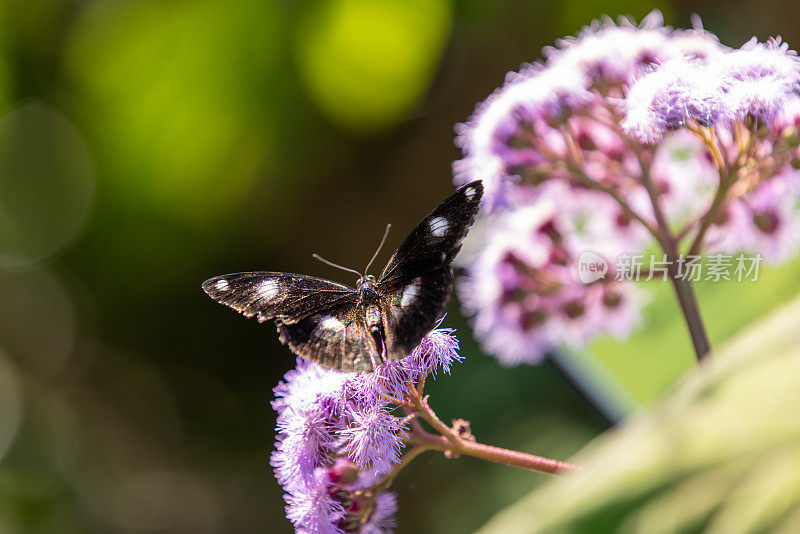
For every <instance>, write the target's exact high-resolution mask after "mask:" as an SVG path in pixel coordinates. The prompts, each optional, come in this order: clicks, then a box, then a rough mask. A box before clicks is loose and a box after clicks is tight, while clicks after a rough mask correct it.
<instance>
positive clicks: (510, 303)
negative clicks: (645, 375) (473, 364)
mask: <svg viewBox="0 0 800 534" xmlns="http://www.w3.org/2000/svg"><path fill="white" fill-rule="evenodd" d="M544 55H545V59H544V60H543V61H542V62H539V63H536V64H534V65H526V66H524V67H523V68H522V69H521V70H520V71H519V72H512V73H509V74H508V75H507V76H506V81H505V83H504V85H503V86H502V87H500V88H498V89H497V90H496V91H495V92H494V93H493V94H492V95H491V96H489V98H487V99H486V100H485V101H484V102H482V103H480V104H479V105H478V106H477V107H476V110H475V112H474V114H473V116H472V117H471V118H470V120H469V121H468V122H467V123H465V124H460V125H458V126H457V128H456V131H457V134H458V135H457V139H456V144H457V145H458V146H459V147H461V149H462V151H463V157H462V159H460V160H458V161H456V162H455V163H454V164H453V170H454V181H455V183H456V184H459V185H460V184H463V183H466V182H468V181H471V180H475V179H482V180H483V181H484V187H485V191H486V193H485V195H484V209H483V212H482V217H481V220H479V223H478V227H479V228H480V230H479V231H473V232H472V234H471V235H470V237H468V242H467V243H466V244H465V250H466V251H469V250H470V249H472V250H476V251H479V252H476V253H475V254H472V255H468V254H464V255H463V256H464V258H463V259H462V261H461V263H462V265H463V266H464V267H465V268H466V276H464V277H463V278H462V279H461V280H460V281H459V286H458V290H459V294H460V296H461V300H462V303H463V304H464V307H465V310H466V311H467V312H469V313H471V314H473V315H474V316H475V319H474V320H475V330H476V334H477V335H478V337H479V338H481V339H482V341H483V343H484V347H485V348H486V349H487V350H488V351H489V352H491V353H493V354H495V355H496V356H497V357H498V358H499V359H500V360H501V361H502V362H504V363H508V364H515V363H520V362H537V361H539V360H540V359H541V358H542V356H543V355H544V353H545V352H546V351H547V350H549V349H552V348H555V347H558V346H561V345H564V344H567V345H572V346H581V345H583V344H584V343H586V342H587V341H589V340H590V339H592V338H594V337H595V336H597V335H600V334H604V333H611V334H614V335H616V336H620V337H624V336H627V335H628V334H629V333H630V331H631V329H632V328H633V327H634V326H635V325H636V323H637V322H638V321H639V316H640V309H641V304H642V302H643V300H644V299H643V297H642V296H641V295H640V294H639V290H637V289H636V288H635V287H630V286H629V285H628V286H626V285H624V284H620V283H619V282H616V281H614V280H613V278H614V276H606V277H605V278H601V279H600V280H597V281H596V282H594V283H591V284H584V283H583V282H581V281H580V280H579V279H578V277H577V269H578V262H579V259H580V257H581V254H583V253H585V252H586V251H592V253H593V254H595V255H596V256H598V257H600V258H603V259H604V260H605V261H606V262H607V263H608V264H609V265H611V266H613V265H615V263H616V260H617V258H618V257H619V256H620V255H631V256H633V255H638V254H643V253H644V251H646V250H653V248H652V247H653V246H654V245H656V244H663V240H661V241H659V239H657V238H658V237H659V236H663V235H665V233H664V232H670V233H671V234H672V235H673V236H675V237H676V239H678V241H679V242H681V241H682V240H686V239H691V238H692V237H695V236H699V240H698V243H697V245H702V250H703V251H710V252H716V253H733V252H739V251H741V252H749V253H753V254H755V253H758V254H761V255H762V256H763V257H764V258H765V259H766V260H768V261H770V262H773V263H778V262H782V261H784V260H786V259H787V258H789V257H791V256H793V255H794V254H795V253H796V250H797V245H798V240H800V232H798V228H799V227H800V209H798V199H800V171H798V170H797V169H798V168H800V152H799V151H798V145H800V134H798V132H799V131H800V63H798V59H797V57H796V55H795V53H794V52H793V51H791V50H789V49H788V46H787V45H786V44H785V43H781V42H780V41H778V40H772V41H769V42H767V43H758V42H756V41H755V40H753V41H750V42H748V43H747V44H745V45H744V46H742V47H741V48H740V49H736V50H734V49H730V48H728V47H725V46H723V45H721V44H720V43H719V41H718V40H717V38H716V37H715V36H714V35H713V34H711V33H709V32H706V31H704V30H703V29H701V28H699V27H698V28H696V29H692V30H674V29H672V28H669V27H665V26H664V25H663V21H662V18H661V14H660V13H659V12H657V11H654V12H652V13H651V14H650V15H648V16H647V17H646V18H645V19H644V20H643V21H642V23H641V24H640V25H635V24H634V23H632V22H631V21H629V20H627V19H621V20H620V21H619V23H617V24H615V23H614V22H613V21H612V20H610V19H604V20H602V21H596V22H595V23H593V24H592V25H591V26H590V27H587V28H585V29H584V30H583V31H582V32H581V33H580V34H579V35H577V36H576V37H568V38H565V39H562V40H560V41H559V42H558V43H557V45H556V46H555V47H552V48H546V49H545V51H544ZM704 217H708V218H709V222H710V224H708V225H704V224H703V222H704V221H703V218H704ZM703 226H707V227H703ZM470 240H471V241H472V243H470ZM476 241H479V243H476ZM692 248H695V247H692ZM691 252H692V253H697V252H698V250H692V251H691ZM610 274H612V275H613V272H612V273H610Z"/></svg>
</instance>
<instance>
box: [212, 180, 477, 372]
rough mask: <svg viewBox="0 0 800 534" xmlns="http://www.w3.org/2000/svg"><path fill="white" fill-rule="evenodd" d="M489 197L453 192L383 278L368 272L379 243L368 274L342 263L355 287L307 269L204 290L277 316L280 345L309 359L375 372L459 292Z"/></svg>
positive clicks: (411, 344)
mask: <svg viewBox="0 0 800 534" xmlns="http://www.w3.org/2000/svg"><path fill="white" fill-rule="evenodd" d="M482 195H483V185H482V184H481V182H480V181H475V182H471V183H469V184H466V185H464V186H462V187H460V188H459V189H458V190H456V191H455V192H454V193H453V194H452V195H450V196H449V197H447V199H445V200H444V202H442V203H441V204H439V206H437V207H436V209H434V210H433V211H432V212H431V213H430V214H429V215H428V216H427V217H425V218H424V219H422V221H421V222H420V223H419V224H418V225H417V226H416V228H414V230H412V231H411V233H410V234H409V235H408V237H406V238H405V240H404V241H403V242H402V243H401V244H400V246H399V247H398V249H397V251H396V252H395V253H394V255H392V257H391V258H390V259H389V263H388V264H387V265H386V267H385V268H384V269H383V272H382V273H381V275H380V277H378V278H377V279H376V278H375V277H374V276H372V275H370V274H366V272H367V271H369V267H370V265H371V264H372V261H374V260H375V257H377V255H378V252H379V251H380V247H378V250H377V251H376V252H375V254H374V255H373V257H372V260H370V262H369V264H368V265H367V268H366V269H365V270H364V271H365V272H364V274H361V273H359V272H358V271H355V270H352V269H347V268H344V267H342V268H343V269H345V270H348V271H351V272H353V273H355V274H357V275H358V276H359V280H358V282H357V284H356V287H355V288H352V287H349V286H346V285H344V284H339V283H337V282H331V281H329V280H323V279H322V278H315V277H313V276H306V275H302V274H290V273H274V272H250V273H236V274H225V275H222V276H215V277H214V278H210V279H208V280H206V281H205V282H203V290H204V291H205V292H206V293H208V295H209V296H210V297H211V298H213V299H214V300H216V301H217V302H220V303H222V304H225V305H227V306H230V307H231V308H233V309H235V310H237V311H239V312H241V313H242V314H244V315H245V316H247V317H254V316H255V317H257V318H258V320H259V322H264V321H267V320H269V319H275V324H276V325H277V327H278V333H279V334H280V340H281V342H282V343H284V344H286V345H288V346H289V347H290V348H291V349H292V351H294V352H295V353H296V354H298V355H299V356H302V357H303V358H305V359H307V360H311V361H314V362H317V363H318V364H320V365H322V366H323V367H327V368H331V369H336V370H339V371H355V372H372V371H373V370H374V369H375V368H376V367H378V366H380V365H383V364H385V363H387V362H392V361H396V360H400V359H402V358H405V357H406V356H408V354H409V353H410V352H411V351H412V350H413V349H414V348H415V347H416V346H417V345H418V344H419V342H420V341H421V340H422V338H423V337H424V336H425V334H427V333H428V332H429V331H430V330H431V329H432V328H433V327H434V326H435V324H436V322H437V321H438V320H439V318H440V317H441V316H442V314H443V313H444V310H445V306H446V305H447V301H448V300H449V299H450V293H451V292H452V290H453V270H452V268H451V267H450V264H451V263H452V261H453V258H455V256H456V254H458V251H459V249H460V248H461V241H462V240H463V239H464V237H465V236H466V235H467V231H468V230H469V227H470V226H471V225H472V223H473V221H474V220H475V216H476V214H477V213H478V208H479V207H480V201H481V196H482ZM386 230H387V232H388V230H389V228H388V227H387V229H386ZM385 239H386V234H384V240H385ZM381 245H383V241H381ZM318 259H321V258H319V257H318ZM322 261H325V262H326V263H330V262H327V261H326V260H322ZM331 265H334V266H336V265H335V264H331ZM337 267H338V266H337Z"/></svg>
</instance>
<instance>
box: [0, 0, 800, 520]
mask: <svg viewBox="0 0 800 534" xmlns="http://www.w3.org/2000/svg"><path fill="white" fill-rule="evenodd" d="M654 7H657V8H659V9H661V10H662V11H663V12H664V15H665V18H666V20H667V22H668V23H670V24H674V25H677V26H683V27H686V26H688V25H689V15H690V13H692V12H693V11H697V12H699V13H700V15H701V16H702V17H703V21H704V23H705V26H706V27H707V28H709V29H711V30H712V31H714V32H715V33H717V34H718V35H719V36H720V39H721V40H722V42H723V43H725V44H728V45H732V46H738V45H740V44H741V43H743V42H744V41H746V40H747V39H749V38H750V37H751V36H752V35H754V34H755V35H757V36H759V37H760V38H766V37H767V36H769V35H777V34H780V35H782V36H783V37H784V39H785V40H787V41H788V42H789V43H790V44H793V45H794V46H795V47H796V46H797V43H800V24H798V22H800V4H796V3H795V4H788V3H785V2H779V1H777V0H767V1H763V2H759V3H757V4H755V3H752V2H744V1H734V2H731V1H727V2H710V3H704V4H703V5H702V6H693V5H691V4H690V3H688V2H660V1H659V2H655V3H642V2H623V1H616V0H615V1H612V2H603V3H599V2H594V1H589V0H565V1H563V2H559V3H551V2H547V3H544V2H542V3H537V2H525V1H511V0H501V1H493V2H490V1H488V0H486V1H481V0H465V1H460V2H456V1H447V0H402V1H401V0H325V1H313V2H288V1H277V0H230V1H228V2H220V1H216V2H214V1H200V0H191V1H190V0H167V1H158V2H156V1H131V0H105V1H79V0H71V1H70V0H3V2H2V3H0V532H3V533H5V532H9V533H29V532H30V533H73V532H74V533H82V532H192V533H200V534H202V533H205V532H285V531H288V530H289V524H288V522H287V521H286V520H285V518H284V515H283V501H282V498H281V490H280V488H279V487H278V485H277V483H276V482H275V480H274V478H273V475H272V472H271V469H270V468H269V467H268V465H267V458H268V455H269V452H270V450H271V449H272V441H273V425H274V414H273V412H272V410H271V409H270V407H269V405H268V402H269V400H271V398H272V393H271V388H272V387H273V386H274V385H275V384H276V383H277V382H278V380H279V379H280V377H281V376H282V375H283V374H284V373H285V372H286V371H287V370H288V369H290V368H291V367H292V366H293V362H294V358H293V356H292V355H291V354H290V352H289V351H288V350H287V349H286V348H285V347H283V346H281V345H280V344H279V342H278V340H277V336H276V335H275V333H274V331H273V329H272V328H271V327H270V326H261V327H259V326H258V325H257V323H256V322H255V321H247V320H244V319H243V318H242V317H241V316H238V315H236V314H235V313H233V312H231V311H230V310H227V309H224V308H223V307H221V306H219V305H217V304H215V303H213V302H212V301H211V300H210V299H208V297H206V295H205V294H204V293H203V292H202V291H201V290H200V283H201V282H202V281H203V280H204V279H206V278H208V277H210V276H212V275H216V274H221V273H225V272H233V271H242V270H250V269H270V270H279V271H296V272H304V273H312V274H317V275H320V276H325V277H331V278H336V279H339V280H342V281H345V282H352V280H350V279H348V278H347V276H346V275H345V276H342V275H341V274H342V273H338V272H335V271H331V270H329V269H328V268H327V267H325V266H324V265H322V264H319V263H317V262H314V261H313V260H312V259H311V253H312V252H317V253H319V254H321V255H323V256H325V257H327V258H329V259H331V260H333V261H337V262H340V263H343V264H345V265H352V266H355V267H358V266H360V265H363V264H364V263H366V261H367V259H368V258H369V256H370V255H371V253H372V251H373V250H374V247H375V245H376V243H377V241H378V240H379V238H380V235H381V232H382V231H383V227H384V225H385V224H386V223H387V222H392V224H393V225H394V228H395V232H394V233H393V235H391V236H390V243H389V244H390V246H396V245H397V244H398V243H399V241H400V239H401V238H402V237H403V236H404V235H405V233H406V232H407V231H408V230H410V229H411V228H412V226H413V225H414V224H415V223H416V222H417V221H418V220H419V219H420V218H421V217H422V216H423V215H425V214H426V213H427V212H428V211H429V210H430V209H431V208H432V207H433V206H434V205H435V204H436V203H437V202H438V201H439V200H441V199H442V198H444V196H445V195H446V194H447V193H448V192H449V191H451V189H452V186H451V184H450V163H451V162H452V161H453V160H454V159H456V158H458V156H459V153H458V151H457V150H456V149H455V148H454V147H453V144H452V141H453V125H454V124H455V123H456V122H459V121H463V120H465V119H466V118H467V117H468V116H469V114H470V113H471V111H472V108H473V106H474V104H475V103H476V102H477V101H479V100H482V99H483V98H485V97H486V96H487V95H488V94H489V93H490V92H491V91H492V90H493V89H494V88H495V87H496V86H498V85H499V84H500V83H501V82H502V80H503V77H504V75H505V73H506V72H507V71H509V70H514V69H516V68H518V66H519V65H520V63H522V62H525V61H531V60H534V59H536V58H538V57H540V50H541V48H542V46H545V45H548V44H552V43H553V42H554V41H555V40H556V39H557V38H558V37H561V36H564V35H567V34H572V33H575V32H576V31H577V30H578V29H579V28H580V27H581V26H582V25H584V24H587V23H588V22H589V21H590V20H591V19H592V18H594V17H596V16H599V15H601V14H603V13H609V14H612V15H617V14H622V13H627V14H632V15H634V16H636V17H637V18H641V17H642V16H644V15H645V14H646V13H647V12H648V11H649V10H650V9H652V8H654ZM788 269H789V270H787V271H780V272H777V273H774V275H770V276H772V277H771V278H770V276H765V278H764V280H765V282H764V284H765V285H763V286H759V287H764V288H767V287H768V288H771V289H769V291H768V292H767V293H768V296H766V297H765V296H764V295H765V293H763V291H762V290H760V289H758V288H755V289H754V288H748V289H747V290H746V291H745V292H738V291H739V289H740V288H736V291H737V292H733V289H734V288H733V287H732V286H727V287H722V286H720V287H713V288H701V289H700V299H701V307H703V309H704V311H707V313H706V315H707V316H708V322H709V329H710V331H711V333H712V337H714V338H715V339H722V338H724V337H727V336H728V335H730V334H731V333H733V332H734V331H736V330H737V329H738V328H740V327H741V326H743V325H744V323H745V322H749V320H751V319H754V318H755V317H757V316H758V315H759V314H761V313H763V312H764V311H766V310H767V309H769V308H770V307H772V306H773V305H774V304H775V303H776V302H778V301H780V300H783V299H786V298H789V297H790V296H791V294H792V293H793V292H795V291H796V290H797V289H799V287H798V284H797V282H796V280H797V277H796V276H795V277H791V276H788V275H786V274H785V273H787V272H790V273H791V272H796V271H797V270H798V267H796V266H795V267H789V268H788ZM791 269H794V271H792V270H791ZM781 277H783V278H781ZM784 280H795V282H794V283H790V284H788V286H787V285H786V284H784V283H783V282H782V281H784ZM760 283H761V282H759V284H760ZM720 299H722V300H720ZM725 299H727V300H725ZM751 300H752V302H756V303H757V305H751ZM724 303H727V304H724ZM723 304H724V305H723ZM742 309H745V310H747V313H746V314H743V313H742ZM652 310H653V311H652V312H651V315H650V319H651V325H652V328H654V329H655V330H648V331H645V332H644V333H642V334H640V335H639V336H637V338H636V339H634V341H633V343H631V344H628V345H624V344H623V345H621V344H614V343H612V342H609V341H601V342H600V343H599V344H598V345H597V346H595V347H593V352H592V354H596V355H597V356H598V357H597V358H594V357H592V356H583V360H577V359H576V360H575V361H592V362H593V363H592V365H591V366H590V365H587V367H585V368H584V369H583V371H581V372H583V373H586V372H587V370H586V369H590V370H589V371H588V372H593V371H591V368H594V369H596V368H597V367H596V364H597V362H601V363H602V364H604V365H605V366H606V368H607V369H610V370H611V371H612V373H613V374H614V375H615V379H614V380H611V381H607V382H605V383H604V384H605V385H604V386H603V387H606V388H607V389H608V388H611V389H612V390H614V388H616V390H614V391H617V392H619V391H622V392H623V393H621V395H622V396H624V397H625V398H626V399H628V400H627V401H626V402H628V401H630V399H631V398H633V399H634V400H633V401H630V402H628V404H624V403H623V404H622V405H620V406H622V408H620V409H621V410H622V411H624V410H626V409H630V407H631V406H633V405H634V404H635V403H637V402H645V403H646V402H649V401H650V400H652V399H654V398H655V397H657V396H658V395H659V394H660V392H662V391H663V390H664V388H665V387H667V386H668V385H669V383H671V382H672V381H673V380H674V379H675V378H676V377H677V376H678V375H679V374H680V373H681V372H682V370H683V369H685V367H686V366H688V365H690V364H691V361H690V360H687V354H688V352H687V351H688V347H689V345H688V342H687V338H686V333H685V332H684V331H683V325H682V324H681V323H680V318H679V316H678V315H677V307H676V306H675V305H674V302H673V301H672V300H671V295H669V294H668V293H665V294H661V295H659V296H657V297H656V302H655V303H654V305H653V308H652ZM446 324H447V325H448V326H455V327H457V328H459V330H460V338H461V341H462V346H463V350H462V354H463V355H464V356H466V361H465V363H463V364H460V365H458V366H456V368H455V370H454V372H453V375H452V376H450V377H445V378H444V379H440V380H438V381H436V382H435V383H433V384H431V385H430V393H431V394H432V404H433V406H434V408H435V409H436V410H437V412H438V413H439V414H440V415H441V416H442V417H443V418H444V419H446V420H447V419H450V418H453V417H464V418H467V419H470V420H471V421H472V423H473V431H474V433H475V434H476V435H477V436H478V438H479V439H480V440H482V441H484V442H487V443H496V444H502V445H504V446H508V447H512V448H519V449H521V450H526V451H531V452H534V453H537V454H543V455H547V456H554V457H557V458H565V457H567V456H569V455H570V454H572V453H573V452H575V451H577V450H578V449H579V448H580V447H581V446H582V445H583V444H585V443H586V442H587V441H589V440H590V439H591V438H592V437H594V436H596V435H597V434H599V433H600V432H602V431H603V430H604V429H605V428H607V427H608V425H609V422H608V420H607V419H606V418H605V417H604V416H603V415H602V413H601V410H598V409H597V408H596V407H595V405H594V404H593V403H592V402H590V401H589V400H587V399H586V397H585V396H584V395H583V393H582V391H581V390H580V388H577V387H576V386H574V385H573V384H572V383H571V382H570V380H569V379H567V378H566V377H565V376H564V373H563V372H562V371H561V370H560V369H559V368H558V367H557V366H556V365H554V364H553V363H550V362H548V363H545V364H543V365H541V366H538V367H521V368H516V369H504V368H501V367H499V366H498V365H497V364H496V363H495V362H494V360H493V359H491V358H489V357H486V356H484V355H482V354H480V352H479V351H478V349H477V346H476V344H475V343H474V342H473V341H472V340H471V337H470V334H469V331H468V328H467V325H466V323H465V322H464V321H463V319H461V318H459V314H458V312H457V307H456V306H453V307H452V308H451V313H450V315H448V319H447V323H446ZM651 336H653V337H651ZM653 340H658V341H657V343H653V342H652V341H653ZM653 347H655V349H654V348H653ZM665 362H666V363H665ZM592 366H594V367H592ZM633 369H635V372H634V371H632V370H633ZM665 369H667V370H668V373H665ZM590 378H591V377H590ZM640 382H641V383H645V384H646V385H645V386H642V385H641V384H639V383H640ZM632 384H633V385H632ZM636 384H639V386H637V385H636ZM614 391H610V390H609V391H605V394H613V393H614ZM631 395H632V397H631ZM617 407H618V408H619V406H617ZM545 480H546V476H545V475H535V474H529V473H526V472H523V471H521V470H516V469H511V468H505V467H500V466H495V465H489V464H485V463H482V462H480V461H477V460H472V459H467V458H461V459H458V460H446V459H444V458H443V457H441V456H439V455H434V454H432V453H431V454H428V455H427V456H423V457H422V458H421V459H419V460H417V461H416V462H415V463H414V464H412V466H411V467H410V468H408V469H407V470H406V471H405V472H404V473H403V474H402V475H401V477H400V478H399V479H398V481H397V482H396V489H397V490H398V491H399V494H400V497H399V502H400V512H399V514H398V521H399V524H400V526H399V528H398V532H454V533H460V532H467V531H471V530H473V529H475V528H478V527H479V526H480V525H482V524H483V523H485V522H486V521H487V520H488V519H489V518H490V517H491V516H492V514H493V513H494V512H496V511H497V510H499V509H500V508H502V507H503V506H505V505H507V504H509V503H511V502H513V501H515V500H516V499H518V498H519V497H520V496H522V495H525V494H526V493H528V492H529V491H530V490H531V489H532V488H533V487H534V486H536V485H538V484H541V483H542V482H543V481H545Z"/></svg>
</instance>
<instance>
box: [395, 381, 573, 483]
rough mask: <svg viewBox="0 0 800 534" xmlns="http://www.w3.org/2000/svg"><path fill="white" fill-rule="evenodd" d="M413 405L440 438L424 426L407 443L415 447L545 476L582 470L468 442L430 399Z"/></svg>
mask: <svg viewBox="0 0 800 534" xmlns="http://www.w3.org/2000/svg"><path fill="white" fill-rule="evenodd" d="M411 400H412V402H413V403H414V404H415V406H416V410H417V414H419V416H420V417H421V418H422V419H424V420H425V421H427V422H428V424H430V425H431V426H432V427H433V428H434V429H435V430H436V431H437V432H439V434H440V435H439V436H437V435H435V434H431V433H429V432H426V431H425V430H423V429H422V427H420V426H415V427H413V432H412V433H411V436H410V437H409V439H407V440H406V444H408V445H414V446H415V447H424V448H427V449H433V450H438V451H442V452H448V453H451V454H463V455H465V456H472V457H474V458H481V459H483V460H488V461H490V462H495V463H499V464H505V465H513V466H516V467H522V468H525V469H530V470H531V471H539V472H542V473H550V474H554V475H555V474H562V472H564V471H574V470H577V469H580V468H579V467H578V466H576V465H572V464H568V463H566V462H560V461H558V460H551V459H550V458H544V457H542V456H535V455H533V454H527V453H524V452H519V451H512V450H509V449H503V448H500V447H494V446H491V445H484V444H483V443H477V442H476V441H473V439H467V438H465V437H462V436H459V435H458V433H457V432H456V431H455V430H454V429H452V428H450V427H449V426H447V425H446V424H445V423H444V422H443V421H442V420H441V419H439V417H438V416H437V415H436V412H434V411H433V409H432V408H431V407H430V405H429V404H428V397H427V396H425V397H422V398H420V397H413V396H412V399H411Z"/></svg>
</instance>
